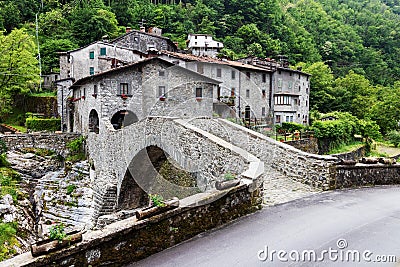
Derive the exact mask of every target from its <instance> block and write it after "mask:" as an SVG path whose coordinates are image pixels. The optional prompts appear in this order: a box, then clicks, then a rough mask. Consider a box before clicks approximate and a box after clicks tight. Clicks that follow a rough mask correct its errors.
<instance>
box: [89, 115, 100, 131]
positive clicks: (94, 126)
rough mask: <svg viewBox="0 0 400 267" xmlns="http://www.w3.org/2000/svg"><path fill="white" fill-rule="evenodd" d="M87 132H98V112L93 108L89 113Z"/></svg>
mask: <svg viewBox="0 0 400 267" xmlns="http://www.w3.org/2000/svg"><path fill="white" fill-rule="evenodd" d="M89 132H94V133H96V134H98V133H99V114H98V113H97V111H96V110H95V109H92V110H91V111H90V113H89Z"/></svg>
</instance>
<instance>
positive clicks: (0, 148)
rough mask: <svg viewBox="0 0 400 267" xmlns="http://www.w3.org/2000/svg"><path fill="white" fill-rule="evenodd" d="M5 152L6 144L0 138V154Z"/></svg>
mask: <svg viewBox="0 0 400 267" xmlns="http://www.w3.org/2000/svg"><path fill="white" fill-rule="evenodd" d="M6 152H7V145H6V143H5V142H4V141H3V140H1V139H0V154H3V153H6Z"/></svg>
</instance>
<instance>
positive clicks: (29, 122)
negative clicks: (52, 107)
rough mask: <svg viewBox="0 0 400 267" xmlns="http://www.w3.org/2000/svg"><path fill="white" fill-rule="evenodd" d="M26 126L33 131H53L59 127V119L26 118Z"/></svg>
mask: <svg viewBox="0 0 400 267" xmlns="http://www.w3.org/2000/svg"><path fill="white" fill-rule="evenodd" d="M26 127H27V128H28V129H30V130H33V131H49V132H55V131H59V130H60V129H61V119H56V118H53V119H38V118H27V119H26Z"/></svg>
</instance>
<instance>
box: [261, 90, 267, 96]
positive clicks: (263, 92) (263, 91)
mask: <svg viewBox="0 0 400 267" xmlns="http://www.w3.org/2000/svg"><path fill="white" fill-rule="evenodd" d="M261 93H262V97H265V96H266V93H265V89H263V90H262V91H261Z"/></svg>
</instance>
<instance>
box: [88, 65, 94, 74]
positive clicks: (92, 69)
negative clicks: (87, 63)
mask: <svg viewBox="0 0 400 267" xmlns="http://www.w3.org/2000/svg"><path fill="white" fill-rule="evenodd" d="M89 73H90V75H94V68H93V67H90V68H89Z"/></svg>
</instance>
